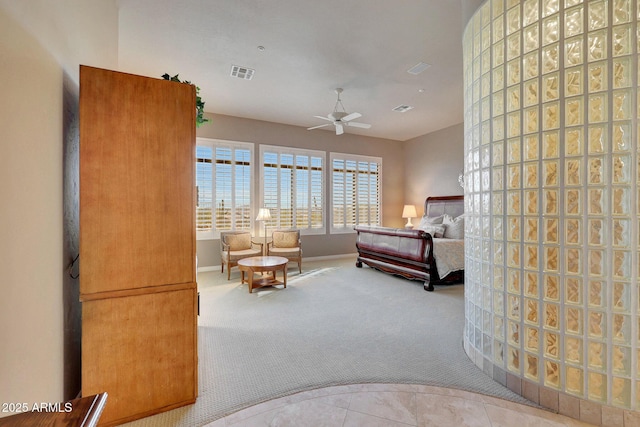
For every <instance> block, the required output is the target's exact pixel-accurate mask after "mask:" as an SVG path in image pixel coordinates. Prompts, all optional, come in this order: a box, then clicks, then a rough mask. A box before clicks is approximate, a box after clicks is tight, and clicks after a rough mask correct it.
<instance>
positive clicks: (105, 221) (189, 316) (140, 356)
mask: <svg viewBox="0 0 640 427" xmlns="http://www.w3.org/2000/svg"><path fill="white" fill-rule="evenodd" d="M195 96H196V95H195V88H194V87H193V86H191V85H187V84H183V83H177V82H170V81H166V80H162V79H153V78H148V77H141V76H136V75H131V74H125V73H120V72H114V71H109V70H103V69H99V68H92V67H86V66H81V67H80V300H81V301H82V394H83V395H85V396H88V395H92V394H97V393H102V392H107V393H108V395H109V397H108V399H107V404H106V407H105V410H104V412H103V414H102V417H101V419H100V421H101V423H100V424H101V425H113V424H119V423H122V422H125V421H130V420H133V419H136V418H142V417H145V416H149V415H152V414H155V413H158V412H163V411H166V410H170V409H174V408H177V407H179V406H183V405H187V404H191V403H194V402H195V400H196V396H197V372H198V369H197V364H198V363H197V357H198V353H197V288H196V271H195V203H194V197H195V180H194V173H195V172H194V169H195V105H196V104H195V102H196V100H195Z"/></svg>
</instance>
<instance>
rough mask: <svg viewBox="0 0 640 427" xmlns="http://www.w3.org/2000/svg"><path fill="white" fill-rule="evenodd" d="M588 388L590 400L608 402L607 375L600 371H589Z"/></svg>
mask: <svg viewBox="0 0 640 427" xmlns="http://www.w3.org/2000/svg"><path fill="white" fill-rule="evenodd" d="M587 390H588V393H587V395H588V397H589V399H590V400H595V401H599V402H603V403H606V400H607V376H606V375H605V374H601V373H598V372H589V373H588V374H587Z"/></svg>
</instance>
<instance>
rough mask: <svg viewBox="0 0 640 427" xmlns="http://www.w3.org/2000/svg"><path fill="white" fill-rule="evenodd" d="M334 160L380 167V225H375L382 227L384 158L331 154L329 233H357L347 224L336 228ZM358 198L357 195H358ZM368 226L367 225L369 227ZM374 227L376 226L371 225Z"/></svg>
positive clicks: (329, 167)
mask: <svg viewBox="0 0 640 427" xmlns="http://www.w3.org/2000/svg"><path fill="white" fill-rule="evenodd" d="M334 160H343V161H345V162H347V161H355V162H367V163H376V164H377V165H378V223H377V224H375V225H382V157H376V156H365V155H360V154H348V153H338V152H330V153H329V166H328V167H327V169H330V177H329V179H330V183H329V190H330V192H331V194H330V195H329V201H330V202H329V209H330V212H329V233H330V234H348V233H355V230H354V228H353V226H350V225H346V223H345V224H344V225H343V226H342V227H336V226H334V193H335V185H336V184H335V183H334V168H333V162H334ZM356 197H357V195H356ZM358 216H359V215H358V214H357V213H356V224H354V226H355V225H357V224H360V223H359V222H358ZM369 224H370V223H369ZM369 224H367V225H369ZM371 225H374V224H371Z"/></svg>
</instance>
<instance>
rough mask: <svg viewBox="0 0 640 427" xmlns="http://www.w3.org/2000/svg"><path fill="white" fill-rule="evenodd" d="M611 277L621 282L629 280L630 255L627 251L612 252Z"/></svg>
mask: <svg viewBox="0 0 640 427" xmlns="http://www.w3.org/2000/svg"><path fill="white" fill-rule="evenodd" d="M612 273H613V277H614V278H616V279H621V280H630V279H631V253H630V252H628V251H620V250H614V251H613V266H612Z"/></svg>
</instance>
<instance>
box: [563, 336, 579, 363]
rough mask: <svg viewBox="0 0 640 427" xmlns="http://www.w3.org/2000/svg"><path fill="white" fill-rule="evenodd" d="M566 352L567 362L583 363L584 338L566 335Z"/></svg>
mask: <svg viewBox="0 0 640 427" xmlns="http://www.w3.org/2000/svg"><path fill="white" fill-rule="evenodd" d="M564 354H565V360H566V361H567V362H571V363H582V340H581V339H580V338H576V337H565V339H564Z"/></svg>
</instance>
